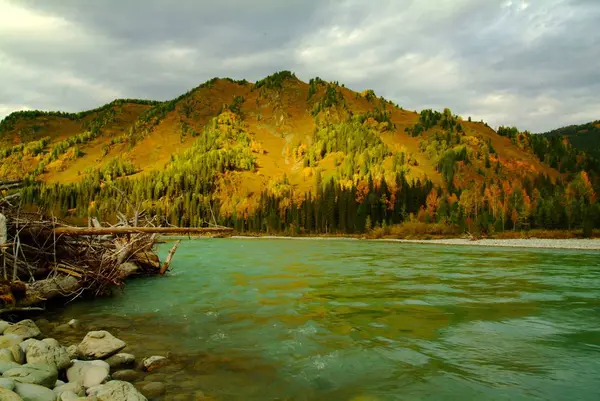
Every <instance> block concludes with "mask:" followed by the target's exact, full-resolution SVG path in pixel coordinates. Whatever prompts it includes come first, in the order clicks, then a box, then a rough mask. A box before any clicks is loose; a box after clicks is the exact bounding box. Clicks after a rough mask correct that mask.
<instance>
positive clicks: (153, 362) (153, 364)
mask: <svg viewBox="0 0 600 401" xmlns="http://www.w3.org/2000/svg"><path fill="white" fill-rule="evenodd" d="M167 363H168V359H167V358H165V357H164V356H159V355H155V356H150V357H148V358H145V359H144V360H143V361H142V369H143V370H145V371H146V372H152V371H153V370H155V369H158V368H160V367H161V366H165V365H166V364H167Z"/></svg>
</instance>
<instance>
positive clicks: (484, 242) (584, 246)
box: [229, 235, 600, 251]
mask: <svg viewBox="0 0 600 401" xmlns="http://www.w3.org/2000/svg"><path fill="white" fill-rule="evenodd" d="M229 238H233V239H287V240H313V241H314V240H344V241H359V240H366V241H381V242H397V243H406V244H426V245H455V246H458V245H460V246H479V247H504V248H535V249H574V250H587V251H598V250H600V239H598V238H593V239H587V238H569V239H551V238H516V239H491V238H486V239H478V240H469V239H464V238H444V239H396V238H373V239H371V238H362V237H341V236H340V237H338V236H330V237H327V236H319V237H288V236H280V235H269V236H267V235H264V236H244V235H233V236H231V237H229Z"/></svg>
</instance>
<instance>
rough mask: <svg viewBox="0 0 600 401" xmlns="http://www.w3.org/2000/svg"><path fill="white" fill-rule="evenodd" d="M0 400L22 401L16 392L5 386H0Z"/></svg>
mask: <svg viewBox="0 0 600 401" xmlns="http://www.w3.org/2000/svg"><path fill="white" fill-rule="evenodd" d="M0 400H2V401H23V399H22V398H21V397H19V395H18V394H17V393H15V392H14V391H12V390H9V389H7V388H2V387H0Z"/></svg>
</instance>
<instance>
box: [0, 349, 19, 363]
mask: <svg viewBox="0 0 600 401" xmlns="http://www.w3.org/2000/svg"><path fill="white" fill-rule="evenodd" d="M0 361H8V362H16V361H15V358H14V357H13V354H12V352H11V351H10V349H8V348H0Z"/></svg>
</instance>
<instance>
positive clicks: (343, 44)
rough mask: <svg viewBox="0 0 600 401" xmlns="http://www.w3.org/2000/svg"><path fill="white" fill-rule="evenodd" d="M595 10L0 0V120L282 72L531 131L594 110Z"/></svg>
mask: <svg viewBox="0 0 600 401" xmlns="http://www.w3.org/2000/svg"><path fill="white" fill-rule="evenodd" d="M84 4H85V5H84ZM599 21H600V0H390V1H384V0H370V1H364V0H347V1H342V0H340V1H338V0H331V1H328V0H255V1H248V0H220V2H216V1H202V0H172V1H166V0H97V1H90V2H87V1H86V2H82V1H81V0H0V118H2V117H4V116H5V115H7V114H9V113H10V112H12V111H15V110H22V109H44V110H66V111H79V110H83V109H87V108H93V107H96V106H99V105H101V104H104V103H106V102H109V101H111V100H113V99H114V98H118V97H134V98H148V99H157V100H166V99H170V98H173V97H176V96H178V95H180V94H181V93H183V92H186V91H187V90H189V89H190V88H192V87H194V86H197V85H198V84H199V83H201V82H204V81H206V80H207V79H209V78H211V77H214V76H221V77H225V76H229V77H232V78H240V79H241V78H246V79H248V80H251V81H255V80H257V79H259V78H261V77H264V76H266V75H269V74H271V73H273V72H275V71H278V70H282V69H289V70H292V71H294V72H296V75H297V76H298V77H299V78H301V79H303V80H305V81H307V80H308V79H309V78H311V77H314V76H320V77H321V78H324V79H326V80H336V81H339V82H340V83H344V84H346V86H348V87H350V88H352V89H356V90H363V89H367V88H372V89H375V91H376V93H377V94H379V95H383V96H384V97H386V98H388V99H390V100H393V101H395V102H397V103H399V104H400V105H401V106H403V107H405V108H408V109H416V110H421V109H423V108H434V109H442V108H444V107H450V108H451V109H452V111H454V112H455V113H457V114H460V115H462V116H465V117H466V116H472V117H473V118H474V119H476V120H481V119H483V120H485V121H487V122H488V123H489V124H490V125H491V126H492V127H497V126H498V125H507V124H510V125H517V126H518V127H519V128H521V129H529V130H531V131H533V132H540V131H544V130H548V129H551V128H555V127H559V126H563V125H567V124H571V123H581V122H587V121H591V120H596V119H600V28H599V25H598V24H599V23H600V22H599Z"/></svg>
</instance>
